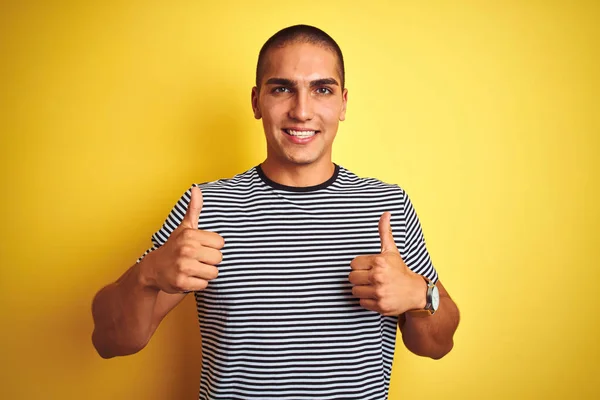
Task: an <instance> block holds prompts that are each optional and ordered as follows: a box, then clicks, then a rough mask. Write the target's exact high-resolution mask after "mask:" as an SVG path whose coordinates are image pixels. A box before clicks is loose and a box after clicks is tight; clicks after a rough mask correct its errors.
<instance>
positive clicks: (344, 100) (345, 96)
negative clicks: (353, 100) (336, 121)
mask: <svg viewBox="0 0 600 400" xmlns="http://www.w3.org/2000/svg"><path fill="white" fill-rule="evenodd" d="M347 104H348V89H346V88H344V91H343V92H342V109H341V111H340V121H344V120H345V119H346V105H347Z"/></svg>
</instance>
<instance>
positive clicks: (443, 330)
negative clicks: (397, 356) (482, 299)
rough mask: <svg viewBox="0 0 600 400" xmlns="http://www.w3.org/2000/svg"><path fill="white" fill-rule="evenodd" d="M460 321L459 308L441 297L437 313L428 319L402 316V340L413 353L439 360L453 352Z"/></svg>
mask: <svg viewBox="0 0 600 400" xmlns="http://www.w3.org/2000/svg"><path fill="white" fill-rule="evenodd" d="M459 319H460V315H459V311H458V307H457V306H456V304H454V302H453V301H452V299H451V298H450V297H448V296H442V297H440V305H439V308H438V310H437V312H436V313H435V314H433V315H431V316H428V317H417V316H412V315H411V314H410V312H407V313H405V314H403V315H401V316H400V319H399V326H400V330H401V331H402V340H403V342H404V344H405V345H406V347H407V348H408V349H409V350H410V351H411V352H413V353H415V354H417V355H419V356H424V357H431V358H433V359H439V358H442V357H443V356H445V355H446V354H448V353H449V352H450V350H452V347H453V346H454V340H453V336H454V332H455V331H456V328H457V327H458V322H459Z"/></svg>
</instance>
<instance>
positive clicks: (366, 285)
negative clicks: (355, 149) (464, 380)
mask: <svg viewBox="0 0 600 400" xmlns="http://www.w3.org/2000/svg"><path fill="white" fill-rule="evenodd" d="M379 236H380V238H381V253H380V254H375V255H365V256H358V257H356V258H355V259H354V260H352V262H351V263H350V266H351V267H352V272H350V275H349V280H350V282H351V283H352V284H353V285H354V287H353V288H352V294H353V295H354V296H356V297H357V298H359V299H360V305H361V306H363V307H364V308H366V309H368V310H371V311H375V312H378V313H380V314H382V315H386V316H399V317H398V325H399V327H400V330H401V331H402V339H403V341H404V343H405V344H406V346H407V348H408V349H409V350H410V351H412V352H413V353H415V354H418V355H421V356H427V357H431V358H434V359H438V358H441V357H443V356H444V355H446V354H447V353H448V352H449V351H450V350H451V349H452V346H453V340H452V337H453V335H454V332H455V331H456V328H457V326H458V309H457V308H456V305H455V304H454V302H453V301H452V300H451V299H450V296H449V295H448V292H447V291H446V289H445V288H444V287H443V286H442V284H441V282H440V281H438V282H437V285H438V290H439V293H440V305H439V309H438V311H437V312H436V313H435V314H433V315H431V316H428V317H416V316H413V315H410V310H418V309H423V308H424V307H425V303H426V291H427V284H426V282H425V280H424V279H423V277H422V276H421V275H420V274H418V273H416V272H414V271H412V270H411V269H410V268H408V266H407V265H406V263H405V262H404V260H403V259H402V256H401V255H400V252H399V251H398V248H397V247H396V243H395V240H394V237H393V235H392V230H391V225H390V214H389V213H384V214H383V215H382V216H381V219H380V220H379ZM413 254H423V253H422V252H416V253H413ZM407 311H408V312H407Z"/></svg>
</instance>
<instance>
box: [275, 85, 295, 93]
mask: <svg viewBox="0 0 600 400" xmlns="http://www.w3.org/2000/svg"><path fill="white" fill-rule="evenodd" d="M272 92H273V93H290V92H291V91H290V89H289V88H287V87H285V86H278V87H276V88H274V89H273V91H272Z"/></svg>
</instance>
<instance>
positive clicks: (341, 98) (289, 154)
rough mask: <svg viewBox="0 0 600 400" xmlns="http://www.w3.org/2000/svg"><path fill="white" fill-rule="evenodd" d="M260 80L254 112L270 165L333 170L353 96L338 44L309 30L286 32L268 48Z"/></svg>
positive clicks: (261, 57) (261, 59)
mask: <svg viewBox="0 0 600 400" xmlns="http://www.w3.org/2000/svg"><path fill="white" fill-rule="evenodd" d="M309 33H311V34H312V36H311V35H309ZM256 79H257V86H255V87H254V88H253V89H252V109H253V111H254V116H255V118H257V119H262V122H263V128H264V131H265V137H266V139H267V160H266V163H267V164H268V165H270V166H273V167H276V168H278V169H280V168H284V169H289V168H292V169H293V168H295V167H297V166H301V165H313V166H317V167H319V166H323V168H331V154H332V145H333V140H334V138H335V136H336V133H337V129H338V125H339V122H340V121H343V120H344V119H345V114H346V102H347V94H348V91H347V89H345V88H344V68H343V59H342V55H341V51H340V50H339V47H338V46H337V44H336V43H335V42H334V41H333V39H331V38H330V37H329V35H327V34H326V33H324V32H323V31H321V30H319V29H317V28H313V27H308V26H304V25H298V26H295V27H290V28H286V29H283V30H282V31H280V32H278V33H276V34H275V35H274V36H273V37H271V38H270V39H269V40H268V41H267V42H266V43H265V45H264V46H263V47H262V49H261V52H260V55H259V61H258V67H257V76H256Z"/></svg>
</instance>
